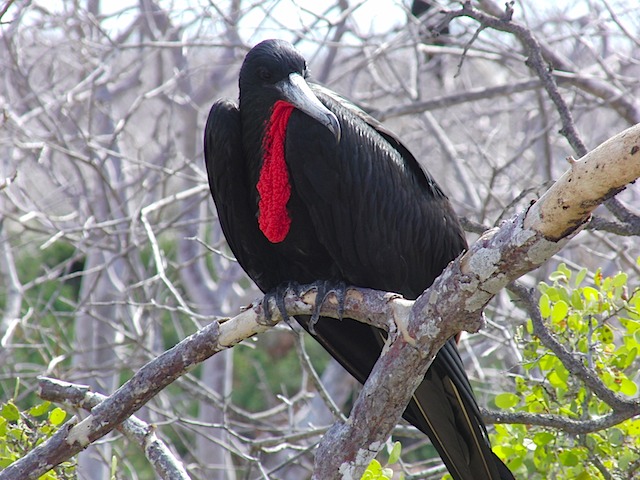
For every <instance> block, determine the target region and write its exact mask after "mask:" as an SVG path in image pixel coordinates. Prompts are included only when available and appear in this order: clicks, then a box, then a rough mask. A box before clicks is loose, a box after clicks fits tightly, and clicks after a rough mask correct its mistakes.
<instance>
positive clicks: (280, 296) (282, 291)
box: [262, 282, 297, 325]
mask: <svg viewBox="0 0 640 480" xmlns="http://www.w3.org/2000/svg"><path fill="white" fill-rule="evenodd" d="M296 287H297V284H295V283H293V282H289V283H282V284H280V285H278V286H277V287H276V289H275V290H273V291H271V292H267V293H265V295H264V298H263V299H262V306H263V309H264V316H265V318H266V319H267V322H269V323H271V319H272V317H273V312H272V311H271V309H270V308H269V301H270V300H271V299H272V298H273V300H274V301H275V304H276V308H277V309H278V312H279V313H280V315H281V316H282V319H283V320H284V321H285V322H286V323H287V324H288V325H290V317H289V314H288V313H287V307H286V305H285V303H284V297H285V295H286V294H287V290H288V289H289V288H294V289H295V288H296Z"/></svg>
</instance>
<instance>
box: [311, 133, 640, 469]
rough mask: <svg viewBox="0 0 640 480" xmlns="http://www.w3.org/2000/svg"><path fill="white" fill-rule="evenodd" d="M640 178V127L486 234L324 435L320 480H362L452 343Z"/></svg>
mask: <svg viewBox="0 0 640 480" xmlns="http://www.w3.org/2000/svg"><path fill="white" fill-rule="evenodd" d="M622 165H624V168H620V167H621V166H622ZM616 167H617V168H616ZM616 170H621V171H619V172H618V171H616ZM638 177H640V124H639V125H636V126H634V127H631V128H630V129H628V130H625V131H624V132H622V133H620V134H618V135H616V136H615V137H613V138H612V139H610V140H608V141H607V142H605V143H604V144H602V145H601V146H600V147H598V148H596V149H595V150H594V151H592V152H591V153H589V154H588V155H586V156H585V157H584V158H583V159H582V160H581V161H579V162H573V163H572V164H571V169H570V170H569V171H568V172H567V173H565V174H564V175H563V176H562V177H561V178H560V180H558V182H556V183H555V184H554V185H553V186H552V187H551V188H550V189H549V190H548V191H547V192H546V193H545V194H544V195H543V196H542V197H541V198H540V200H539V201H538V202H537V203H535V204H534V205H533V206H532V207H531V208H530V209H529V210H528V211H526V212H521V213H520V214H518V215H516V216H515V217H514V218H512V219H511V220H509V221H507V222H505V223H504V224H503V225H502V226H501V227H500V228H498V229H493V230H489V231H487V232H485V234H484V235H482V236H481V237H480V238H479V239H478V241H476V242H475V243H474V244H473V245H472V246H471V247H470V249H469V251H468V252H467V253H465V254H464V255H463V256H462V257H460V258H458V259H457V260H455V261H454V262H452V263H451V264H449V266H448V267H447V268H446V269H445V271H444V272H443V273H442V275H440V276H439V277H438V278H437V279H436V281H435V282H434V283H433V285H432V286H431V287H430V288H429V289H427V290H426V291H425V292H424V293H423V294H422V295H421V296H420V297H418V299H417V300H416V301H415V303H414V304H413V305H412V306H411V308H410V310H409V312H408V319H409V321H408V323H407V324H406V326H399V327H398V330H399V332H400V333H401V334H400V335H397V336H396V337H395V338H394V337H390V340H391V342H392V343H391V346H389V347H388V348H387V349H386V350H385V352H384V353H383V355H382V356H381V357H380V359H379V360H378V362H377V363H376V365H375V366H374V368H373V371H372V372H371V375H370V376H369V378H368V380H367V382H366V384H365V385H364V387H363V390H362V392H361V393H360V396H359V397H358V399H357V401H356V403H355V405H354V407H353V410H352V412H351V416H350V418H349V421H348V422H345V423H340V422H338V423H336V424H334V425H333V427H331V429H329V431H328V432H327V434H326V435H325V437H324V439H323V441H322V442H321V444H320V446H319V448H318V452H317V453H316V462H315V471H314V478H315V479H323V480H324V479H333V478H336V479H337V478H360V477H361V476H362V473H363V472H364V470H365V468H366V466H367V465H368V464H369V462H370V461H371V460H372V459H373V458H374V456H375V455H376V453H377V451H378V450H379V449H380V447H381V446H382V445H383V444H384V441H385V440H386V439H387V438H388V436H389V435H390V434H391V431H392V429H393V427H394V426H395V425H396V423H397V422H398V420H399V419H400V416H401V415H402V412H403V411H404V408H405V407H406V405H407V404H408V403H409V400H410V398H411V395H413V391H414V390H415V388H416V387H417V386H418V385H419V383H420V382H421V381H422V378H423V376H424V374H425V373H426V371H427V369H428V368H429V366H430V364H431V362H432V361H433V357H434V356H435V354H436V353H437V351H438V350H439V349H440V348H441V347H442V346H443V345H444V343H445V342H446V341H447V339H448V338H450V337H451V336H453V335H454V334H455V333H456V332H458V331H460V330H467V331H475V330H477V329H478V328H479V327H480V326H481V325H482V311H483V309H484V307H485V306H486V304H487V303H488V302H489V300H491V298H493V296H494V295H495V294H496V293H498V292H499V291H500V290H501V289H502V288H504V287H505V286H506V285H507V284H509V283H510V282H512V281H513V280H515V279H517V278H519V277H520V276H521V275H523V274H525V273H527V272H529V271H531V270H533V269H534V268H536V267H538V266H539V265H541V264H542V263H544V262H546V261H547V260H548V259H549V258H551V256H553V255H554V254H555V253H556V252H558V251H559V250H560V249H561V248H562V247H564V245H565V244H566V243H567V242H568V241H569V239H570V238H571V237H573V235H575V234H576V233H577V232H578V231H579V229H580V227H581V226H582V225H584V223H585V222H586V221H587V219H588V218H589V215H590V214H591V212H592V211H593V209H595V208H596V207H597V206H598V205H599V203H601V202H603V201H605V200H606V199H607V198H609V197H610V196H611V195H612V192H618V191H620V190H621V189H622V188H624V186H625V185H626V184H628V183H629V182H631V181H633V180H634V179H635V178H638ZM582 187H584V188H582ZM389 372H411V373H410V375H411V378H408V379H403V380H402V381H400V380H399V379H398V377H399V375H389ZM407 375H409V374H407ZM381 412H382V413H381Z"/></svg>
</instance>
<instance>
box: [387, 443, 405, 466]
mask: <svg viewBox="0 0 640 480" xmlns="http://www.w3.org/2000/svg"><path fill="white" fill-rule="evenodd" d="M401 452H402V444H401V443H400V442H394V444H393V447H392V448H391V452H390V453H389V461H388V462H387V463H388V464H389V465H393V464H394V463H397V462H398V460H400V453H401Z"/></svg>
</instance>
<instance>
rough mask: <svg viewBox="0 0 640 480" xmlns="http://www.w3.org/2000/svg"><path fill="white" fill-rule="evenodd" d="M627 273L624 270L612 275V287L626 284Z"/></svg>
mask: <svg viewBox="0 0 640 480" xmlns="http://www.w3.org/2000/svg"><path fill="white" fill-rule="evenodd" d="M627 278H628V275H627V274H626V273H624V272H618V273H617V274H616V276H615V277H613V280H612V281H613V286H614V287H623V286H625V285H626V284H627Z"/></svg>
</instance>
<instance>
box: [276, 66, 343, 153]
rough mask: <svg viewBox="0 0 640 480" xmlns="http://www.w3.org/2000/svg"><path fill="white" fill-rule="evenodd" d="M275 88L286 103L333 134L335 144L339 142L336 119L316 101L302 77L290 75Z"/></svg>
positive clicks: (338, 124)
mask: <svg viewBox="0 0 640 480" xmlns="http://www.w3.org/2000/svg"><path fill="white" fill-rule="evenodd" d="M276 86H277V88H278V90H280V92H281V93H282V95H283V96H284V99H285V100H286V101H288V102H289V103H291V104H292V105H293V106H294V107H296V108H297V109H298V110H301V111H302V112H304V113H306V114H307V115H309V116H310V117H311V118H313V119H314V120H317V121H318V122H320V124H322V125H324V126H325V127H326V128H327V129H328V130H329V131H330V132H331V133H332V134H333V136H334V137H335V138H336V141H337V142H339V141H340V132H341V130H340V123H339V122H338V117H336V116H335V114H334V113H333V112H332V111H331V110H329V109H328V108H327V107H325V106H324V105H323V104H322V103H321V102H320V100H318V97H316V96H315V95H314V94H313V92H312V91H311V88H309V85H308V84H307V82H306V81H305V80H304V78H303V77H302V75H300V74H299V73H292V74H290V75H289V77H288V78H287V79H285V80H282V81H281V82H279V83H278V84H277V85H276Z"/></svg>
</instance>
